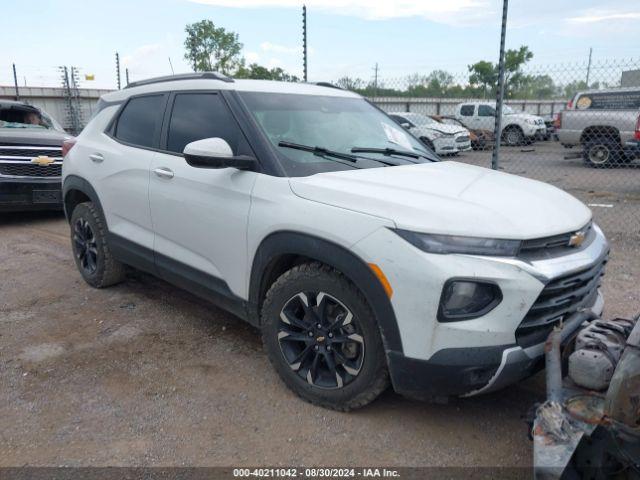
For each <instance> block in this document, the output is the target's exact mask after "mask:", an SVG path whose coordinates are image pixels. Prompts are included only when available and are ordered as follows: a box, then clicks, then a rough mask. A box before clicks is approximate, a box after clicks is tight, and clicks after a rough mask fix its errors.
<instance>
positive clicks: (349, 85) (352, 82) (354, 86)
mask: <svg viewBox="0 0 640 480" xmlns="http://www.w3.org/2000/svg"><path fill="white" fill-rule="evenodd" d="M336 86H338V87H340V88H343V89H345V90H359V89H362V88H363V87H364V82H363V81H362V79H360V78H351V77H342V78H339V79H338V80H337V81H336Z"/></svg>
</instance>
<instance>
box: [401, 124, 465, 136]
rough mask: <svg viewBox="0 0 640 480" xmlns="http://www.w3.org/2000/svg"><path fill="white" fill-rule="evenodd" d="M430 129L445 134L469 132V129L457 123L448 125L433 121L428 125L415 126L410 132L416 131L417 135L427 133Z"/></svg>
mask: <svg viewBox="0 0 640 480" xmlns="http://www.w3.org/2000/svg"><path fill="white" fill-rule="evenodd" d="M430 131H436V132H440V133H444V134H447V135H453V134H456V133H467V134H468V133H469V131H468V130H467V129H466V128H464V127H460V126H458V125H449V124H447V123H433V124H429V126H416V127H415V128H412V129H411V132H412V133H414V132H415V133H417V134H418V135H425V134H428V133H429V132H430Z"/></svg>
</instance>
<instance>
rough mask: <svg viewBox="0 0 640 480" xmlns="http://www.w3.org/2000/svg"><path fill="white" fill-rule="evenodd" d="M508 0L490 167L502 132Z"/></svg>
mask: <svg viewBox="0 0 640 480" xmlns="http://www.w3.org/2000/svg"><path fill="white" fill-rule="evenodd" d="M508 7H509V0H502V30H501V32H500V60H499V62H498V88H497V90H498V91H497V92H496V121H495V124H494V127H493V135H494V137H493V138H494V139H495V140H494V142H493V152H492V154H491V168H492V169H494V170H497V169H498V162H499V160H500V141H501V137H502V135H501V133H502V101H503V99H504V41H505V37H506V35H507V8H508Z"/></svg>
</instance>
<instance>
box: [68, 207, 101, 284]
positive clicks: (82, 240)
mask: <svg viewBox="0 0 640 480" xmlns="http://www.w3.org/2000/svg"><path fill="white" fill-rule="evenodd" d="M73 245H74V252H75V254H76V257H77V258H78V263H79V265H80V267H81V268H82V269H83V270H84V273H86V274H87V275H93V274H94V273H95V272H96V270H97V268H98V245H97V243H96V236H95V234H94V232H93V230H92V228H91V225H89V222H87V220H85V219H84V218H78V219H77V220H76V222H75V224H74V225H73Z"/></svg>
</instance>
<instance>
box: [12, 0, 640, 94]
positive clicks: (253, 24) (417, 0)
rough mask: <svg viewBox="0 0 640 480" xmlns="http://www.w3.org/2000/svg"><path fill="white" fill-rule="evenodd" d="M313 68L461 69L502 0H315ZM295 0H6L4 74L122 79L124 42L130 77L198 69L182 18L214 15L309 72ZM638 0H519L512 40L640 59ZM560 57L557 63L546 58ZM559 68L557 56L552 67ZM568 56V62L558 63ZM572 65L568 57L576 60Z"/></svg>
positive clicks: (103, 82)
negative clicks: (76, 73)
mask: <svg viewBox="0 0 640 480" xmlns="http://www.w3.org/2000/svg"><path fill="white" fill-rule="evenodd" d="M306 5H307V10H308V29H309V48H310V57H309V77H310V78H309V79H310V80H312V81H320V80H328V81H331V80H335V79H337V78H339V77H341V76H344V75H348V76H351V77H360V78H363V79H365V80H369V79H370V78H371V77H372V75H373V66H374V64H375V63H376V62H377V63H378V65H379V75H380V78H382V79H392V78H398V77H402V76H405V75H408V74H411V73H414V72H420V73H428V72H430V71H431V70H434V69H445V70H448V71H451V72H452V73H454V74H459V75H460V76H462V75H463V74H465V72H466V66H467V65H468V64H470V63H474V62H476V61H478V60H483V59H486V60H491V61H494V60H495V59H496V58H497V55H498V41H499V34H500V32H499V26H500V17H501V6H502V2H501V0H414V1H409V0H396V1H393V0H307V1H306ZM301 6H302V1H298V0H108V1H105V0H83V1H81V0H75V1H72V0H30V1H11V2H5V4H4V5H3V22H2V23H3V24H2V28H0V44H1V45H2V48H1V49H0V84H2V85H8V84H12V83H13V79H12V72H11V64H12V63H15V64H16V66H17V70H18V78H19V83H20V84H21V85H22V84H23V83H24V81H25V79H26V82H27V84H33V85H57V84H58V83H59V82H58V79H57V73H56V66H58V65H69V66H70V65H74V66H77V67H79V68H80V71H81V72H82V73H83V74H87V73H88V74H94V75H95V81H93V82H91V81H84V80H83V81H82V82H81V84H82V86H85V87H92V86H94V87H106V88H113V87H115V82H116V80H115V66H114V64H115V59H114V54H115V52H116V51H118V52H119V53H120V58H121V63H122V72H123V76H124V68H125V67H127V68H129V71H130V78H131V80H132V81H133V80H136V79H140V78H145V77H149V76H154V75H166V74H170V73H171V68H170V64H169V58H171V62H172V64H173V68H174V71H175V72H176V73H178V72H186V71H189V66H188V64H187V63H186V61H185V60H184V58H183V55H184V49H183V42H184V37H185V34H184V27H185V25H186V24H187V23H191V22H195V21H199V20H202V19H205V18H206V19H210V20H212V21H213V22H214V23H215V24H216V25H217V26H222V27H224V28H226V29H228V30H232V31H234V32H236V33H238V34H239V35H240V41H241V42H242V43H243V44H244V55H245V57H246V58H247V60H248V61H249V62H257V63H260V64H262V65H265V66H268V67H273V66H280V67H282V68H284V69H285V70H287V71H289V72H290V73H293V74H296V75H301V71H302V60H301V47H300V45H301V38H302V34H301ZM639 23H640V0H609V1H602V0H601V1H595V0H536V1H526V0H511V5H510V11H509V25H510V28H509V30H508V33H507V47H517V46H520V45H528V46H529V48H530V49H531V50H532V51H533V52H534V55H535V56H534V60H533V62H532V64H533V66H534V67H535V66H537V65H539V66H544V68H547V66H549V65H552V64H553V65H558V64H563V65H568V64H571V65H572V67H571V68H574V67H573V65H575V64H586V61H587V57H588V53H589V47H593V49H594V61H595V62H603V61H607V60H611V59H618V60H619V59H623V58H626V59H629V58H632V59H635V62H637V61H639V60H640V28H638V25H639ZM549 68H551V67H549ZM553 68H556V69H558V67H557V66H555V67H553ZM560 68H563V67H560ZM567 68H569V67H567Z"/></svg>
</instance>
